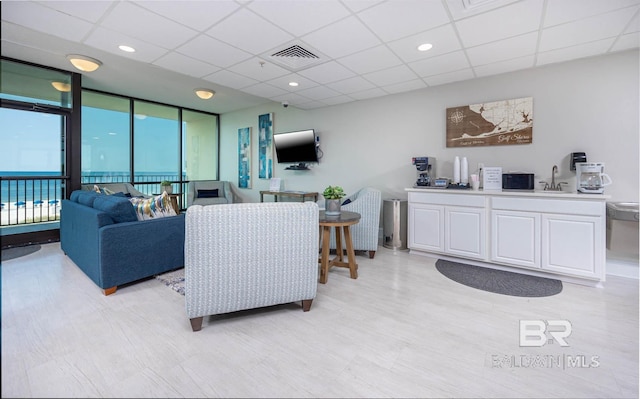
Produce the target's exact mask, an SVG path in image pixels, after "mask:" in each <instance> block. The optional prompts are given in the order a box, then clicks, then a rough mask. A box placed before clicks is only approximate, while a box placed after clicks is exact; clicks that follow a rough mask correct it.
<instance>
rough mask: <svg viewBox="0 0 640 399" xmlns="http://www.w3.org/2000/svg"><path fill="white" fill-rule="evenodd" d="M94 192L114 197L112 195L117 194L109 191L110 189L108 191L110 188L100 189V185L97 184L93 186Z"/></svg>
mask: <svg viewBox="0 0 640 399" xmlns="http://www.w3.org/2000/svg"><path fill="white" fill-rule="evenodd" d="M93 191H95V192H96V193H98V194H106V195H112V194H115V193H116V192H115V191H113V190H109V189H108V188H106V187H102V188H100V187H98V185H97V184H94V185H93Z"/></svg>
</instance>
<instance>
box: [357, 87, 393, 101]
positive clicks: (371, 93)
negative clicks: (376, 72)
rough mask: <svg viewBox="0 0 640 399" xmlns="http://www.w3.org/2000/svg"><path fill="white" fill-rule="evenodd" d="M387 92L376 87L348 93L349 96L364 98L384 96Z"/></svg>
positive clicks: (358, 98)
mask: <svg viewBox="0 0 640 399" xmlns="http://www.w3.org/2000/svg"><path fill="white" fill-rule="evenodd" d="M387 94H389V93H387V92H386V91H384V90H382V89H381V88H379V87H376V88H373V89H369V90H365V91H360V92H357V93H351V94H349V97H351V98H355V99H356V100H366V99H367V98H376V97H382V96H386V95H387Z"/></svg>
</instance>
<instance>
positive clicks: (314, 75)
mask: <svg viewBox="0 0 640 399" xmlns="http://www.w3.org/2000/svg"><path fill="white" fill-rule="evenodd" d="M298 73H299V74H300V75H302V76H304V77H306V78H308V79H311V80H313V81H314V82H318V83H320V84H327V83H331V82H337V81H339V80H343V79H347V78H350V77H352V76H355V73H353V72H351V71H350V70H348V69H347V68H345V67H343V66H342V65H340V64H338V63H337V62H335V61H330V62H326V63H324V64H321V65H317V66H314V67H311V68H308V69H305V70H303V71H300V72H298Z"/></svg>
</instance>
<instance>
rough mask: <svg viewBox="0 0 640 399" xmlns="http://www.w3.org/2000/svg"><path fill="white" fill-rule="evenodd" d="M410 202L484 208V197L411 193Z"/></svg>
mask: <svg viewBox="0 0 640 399" xmlns="http://www.w3.org/2000/svg"><path fill="white" fill-rule="evenodd" d="M409 202H415V203H419V204H433V205H451V206H473V207H479V208H480V207H484V204H485V196H484V195H464V194H447V193H434V192H428V193H415V192H410V193H409Z"/></svg>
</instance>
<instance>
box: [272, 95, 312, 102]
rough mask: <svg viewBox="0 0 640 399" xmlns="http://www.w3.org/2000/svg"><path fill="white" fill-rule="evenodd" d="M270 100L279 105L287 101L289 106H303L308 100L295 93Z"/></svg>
mask: <svg viewBox="0 0 640 399" xmlns="http://www.w3.org/2000/svg"><path fill="white" fill-rule="evenodd" d="M270 100H273V101H277V102H279V103H281V102H283V101H288V102H289V105H296V104H303V103H306V102H309V100H310V99H309V98H307V97H303V96H301V95H299V94H296V93H287V94H282V95H280V96H275V97H271V98H270Z"/></svg>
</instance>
